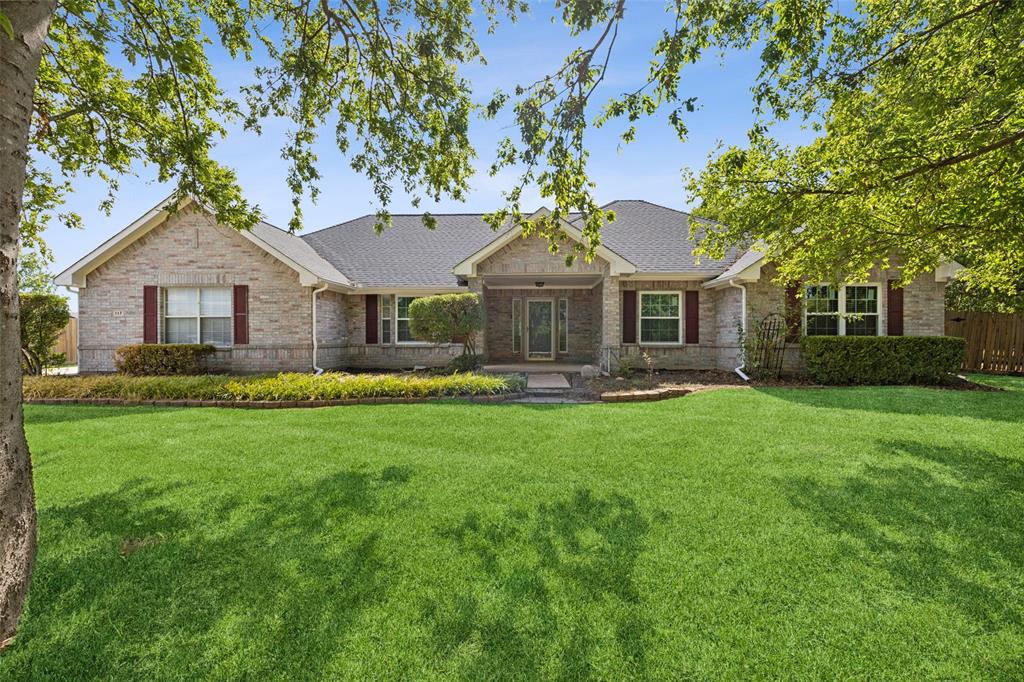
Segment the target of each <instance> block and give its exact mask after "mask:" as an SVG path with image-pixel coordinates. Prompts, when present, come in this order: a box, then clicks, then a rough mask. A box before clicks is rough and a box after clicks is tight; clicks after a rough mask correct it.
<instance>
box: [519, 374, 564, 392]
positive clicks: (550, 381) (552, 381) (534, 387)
mask: <svg viewBox="0 0 1024 682" xmlns="http://www.w3.org/2000/svg"><path fill="white" fill-rule="evenodd" d="M571 388H572V386H571V385H570V384H569V382H568V380H566V378H565V375H564V374H529V375H527V377H526V391H527V392H528V393H533V392H534V391H545V392H551V391H558V392H562V391H568V390H569V389H571Z"/></svg>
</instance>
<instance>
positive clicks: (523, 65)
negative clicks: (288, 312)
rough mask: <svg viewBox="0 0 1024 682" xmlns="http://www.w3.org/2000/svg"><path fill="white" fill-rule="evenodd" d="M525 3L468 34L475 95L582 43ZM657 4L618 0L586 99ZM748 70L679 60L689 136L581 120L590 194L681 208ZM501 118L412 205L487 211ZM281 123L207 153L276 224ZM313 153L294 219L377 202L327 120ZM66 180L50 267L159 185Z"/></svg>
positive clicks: (77, 253) (109, 228) (734, 56)
mask: <svg viewBox="0 0 1024 682" xmlns="http://www.w3.org/2000/svg"><path fill="white" fill-rule="evenodd" d="M531 7H532V10H531V14H530V15H529V16H527V17H524V18H523V19H521V20H520V21H519V22H518V23H517V24H508V23H506V24H503V25H502V26H501V27H500V28H499V29H498V31H497V32H496V33H495V34H494V35H489V36H488V35H481V36H480V42H481V48H482V51H483V53H484V55H485V57H486V58H487V61H488V64H487V65H486V66H473V67H469V68H467V69H466V70H465V74H466V76H467V77H468V78H469V79H470V80H471V82H472V83H473V87H474V90H475V92H476V99H477V101H478V102H485V101H487V99H488V98H489V96H490V95H491V94H492V93H493V92H494V90H495V89H496V88H497V87H503V88H509V87H511V86H512V85H513V84H514V83H517V82H523V83H528V82H532V81H534V80H536V79H537V78H539V77H541V76H542V75H544V74H545V73H548V72H550V71H553V70H554V69H555V68H557V66H558V65H559V64H560V63H561V61H562V59H563V58H564V56H565V55H566V54H567V53H568V51H569V50H570V49H572V47H573V46H575V45H589V44H591V43H592V39H590V42H587V41H588V36H581V37H578V38H572V37H571V36H569V34H568V31H567V30H566V29H565V27H564V26H563V25H562V24H561V23H560V21H557V20H556V21H555V22H552V21H551V18H552V16H553V12H554V7H553V5H552V4H551V3H550V2H548V3H545V2H534V3H532V5H531ZM663 8H664V5H663V3H662V0H650V1H647V0H629V2H628V3H627V11H626V14H625V18H624V20H623V24H622V27H621V29H620V32H619V38H618V41H617V43H616V45H615V51H614V53H613V56H612V62H611V65H610V69H609V74H608V76H607V78H606V79H605V83H604V84H603V86H602V89H601V90H599V91H598V96H597V98H596V99H597V101H599V102H601V101H604V100H605V99H607V98H608V97H610V96H613V95H616V94H619V93H621V92H624V91H627V90H631V89H635V88H636V87H637V86H638V85H640V84H642V83H643V82H644V80H646V74H647V70H648V64H649V61H650V58H651V50H652V48H653V46H654V43H655V41H656V40H657V38H658V36H659V35H660V33H661V31H662V29H663V28H664V27H665V26H667V25H668V21H669V20H670V17H669V16H668V15H667V14H666V13H665V12H664V10H663ZM213 60H214V65H215V69H216V71H217V74H218V77H219V78H220V80H221V84H222V86H223V87H224V88H225V89H226V90H228V91H229V92H231V91H233V90H234V89H235V88H237V87H238V86H239V85H241V84H242V83H244V82H245V81H246V79H247V78H248V76H249V74H250V72H251V69H252V67H253V65H252V64H248V63H242V62H232V61H231V60H230V59H228V58H226V57H224V56H222V55H214V56H213ZM757 70H758V59H757V54H756V53H755V52H750V53H730V54H728V55H726V56H725V57H724V58H721V57H720V56H719V55H717V54H709V55H707V56H706V57H705V59H704V60H702V61H701V62H700V63H699V64H696V65H693V66H690V67H688V68H687V69H685V70H684V72H683V83H682V88H681V89H682V94H683V96H684V97H689V96H694V97H697V104H698V110H697V111H696V112H694V113H692V114H689V115H688V117H687V119H686V121H687V124H688V127H689V129H690V137H689V139H688V140H687V141H686V142H685V143H680V142H679V140H678V139H677V138H676V135H675V132H674V131H673V130H672V129H671V127H670V126H669V125H668V123H667V121H666V120H665V117H664V116H659V117H657V118H653V119H648V120H644V121H641V122H640V123H639V124H638V125H637V130H638V134H637V139H636V141H635V142H633V143H632V144H630V145H627V146H624V147H623V146H621V145H620V143H619V140H618V135H619V134H620V133H621V131H622V130H623V129H624V127H625V125H626V124H625V123H620V124H616V123H612V124H611V125H609V126H607V127H606V128H605V129H602V130H592V131H591V132H590V133H589V136H588V140H589V143H588V146H589V149H590V152H591V161H590V173H591V178H592V179H593V180H594V181H595V182H596V183H597V197H598V199H599V201H601V202H602V203H605V202H608V201H612V200H614V199H646V200H648V201H652V202H655V203H658V204H663V205H666V206H671V207H674V208H681V209H685V208H687V207H688V203H687V198H686V196H685V192H684V190H683V186H682V181H681V170H682V169H683V168H686V167H689V168H692V169H699V168H701V167H703V165H704V164H705V162H706V160H707V156H708V154H709V153H710V152H711V151H713V150H714V148H715V146H716V144H717V143H718V142H719V141H722V142H724V143H725V144H743V142H744V140H745V134H746V131H747V129H748V127H749V126H750V124H751V122H752V121H753V113H752V109H753V105H752V101H751V98H750V85H751V83H752V82H753V79H754V77H755V76H756V74H757ZM666 113H667V112H666ZM511 124H512V115H511V113H510V112H509V113H507V114H503V115H502V116H501V117H499V119H498V120H496V121H484V120H482V119H479V118H476V119H474V120H473V121H472V124H471V129H470V134H471V139H472V142H473V144H474V146H475V148H476V150H477V154H478V159H477V162H476V166H477V168H478V173H477V174H476V176H475V177H474V179H473V180H472V191H471V192H470V194H469V196H468V197H467V199H466V201H464V202H457V201H452V200H448V201H443V202H441V203H438V204H431V203H427V202H424V203H423V204H422V205H421V210H430V211H432V212H435V213H441V212H445V211H449V212H465V211H488V210H493V209H495V208H497V207H499V205H500V202H501V191H502V190H506V189H508V188H509V187H510V186H511V185H512V183H513V181H514V179H515V175H514V174H513V173H512V172H509V173H507V174H503V175H500V176H498V177H489V176H488V174H487V172H486V169H487V167H488V166H489V165H490V162H491V160H492V155H493V150H494V147H495V144H496V142H497V141H498V140H499V139H500V138H501V137H503V136H504V135H507V134H509V133H510V132H512V130H511V129H510V128H509V126H510V125H511ZM286 130H287V125H286V124H285V123H283V122H271V123H270V124H268V125H266V126H265V128H264V132H263V135H262V137H260V136H256V135H255V134H253V133H248V132H245V131H242V130H241V129H234V130H232V131H231V132H230V134H229V136H228V137H227V139H225V140H224V141H222V142H221V143H220V144H219V145H218V147H217V149H216V150H215V153H214V154H215V157H216V158H217V159H218V160H220V161H221V162H223V163H226V164H227V165H230V166H231V167H233V168H234V169H235V170H236V171H237V173H238V177H239V180H240V182H241V186H242V188H243V190H244V192H245V194H246V196H247V197H248V198H249V199H250V200H252V201H254V202H255V203H257V204H258V205H259V206H260V208H261V209H262V210H263V212H264V213H265V215H266V218H267V220H268V221H269V222H271V223H273V224H275V225H279V226H286V225H287V222H288V219H289V217H290V215H291V201H290V196H289V193H288V189H287V187H286V185H285V173H286V165H285V163H284V162H283V161H282V160H281V158H280V154H279V152H278V150H279V149H280V147H281V145H282V143H283V141H284V139H285V137H284V135H285V132H286ZM777 133H780V137H782V139H789V140H791V141H795V140H797V139H800V138H801V137H803V133H801V132H800V130H799V128H798V127H797V126H795V125H790V126H787V127H786V128H785V129H783V130H780V131H777ZM318 154H319V157H320V161H321V170H322V173H323V181H322V183H321V190H322V194H321V198H320V200H319V202H318V203H317V204H312V203H310V202H308V201H307V202H306V205H305V206H304V209H303V210H304V215H305V230H306V231H311V230H314V229H318V228H321V227H325V226H328V225H332V224H334V223H338V222H341V221H344V220H348V219H350V218H355V217H357V216H360V215H364V214H367V213H372V212H374V211H375V210H376V209H377V206H376V205H375V203H374V197H373V194H372V192H371V190H370V186H369V183H368V182H367V181H366V180H365V179H363V178H362V177H361V176H360V175H358V174H357V173H355V172H354V171H352V170H351V169H350V168H349V167H348V160H347V159H346V158H345V157H344V156H343V155H342V154H341V152H339V151H338V149H337V148H336V147H335V146H334V136H333V132H332V131H331V130H326V131H325V135H324V137H323V140H322V141H321V144H320V145H319V149H318ZM74 184H75V191H74V193H73V195H72V196H71V197H70V200H69V202H68V208H70V209H72V210H75V211H77V212H78V213H80V214H81V215H82V217H83V220H84V225H85V229H84V230H81V231H77V230H76V231H71V230H68V229H66V228H63V227H60V226H52V227H50V228H49V229H48V230H47V231H46V233H45V238H46V240H47V242H48V243H49V244H50V246H51V247H52V249H53V252H54V255H55V262H54V263H53V265H52V267H51V270H52V271H53V272H55V273H56V272H59V271H61V270H63V269H64V268H65V267H67V266H68V265H70V264H72V263H74V262H75V261H76V260H77V259H79V258H80V257H81V256H83V255H84V254H85V253H87V252H88V251H90V250H91V249H93V248H94V247H96V246H97V245H98V244H100V243H101V242H102V241H103V240H105V239H107V238H108V237H110V236H111V235H112V234H114V233H115V232H117V231H119V230H121V229H122V228H124V227H125V226H126V225H128V224H129V223H130V222H132V221H133V220H134V219H135V218H137V217H138V216H140V215H142V214H143V213H145V212H146V211H147V210H149V209H150V208H151V207H152V206H153V205H154V204H156V203H157V202H158V201H159V200H160V199H162V198H163V197H164V196H166V195H167V194H168V193H169V192H170V189H171V187H170V186H169V185H162V184H159V183H156V182H154V181H153V172H152V169H148V168H146V167H140V168H139V169H138V177H126V178H123V179H122V182H121V190H120V192H119V194H118V198H117V203H116V204H115V207H114V210H113V213H112V214H111V215H110V216H107V215H105V214H104V213H102V212H101V211H99V210H98V206H99V203H100V201H101V200H102V198H103V196H104V195H105V188H104V186H103V185H102V184H101V183H100V182H97V181H93V180H90V179H87V178H82V179H76V180H75V181H74ZM409 200H410V197H409V196H407V195H406V194H404V193H403V192H402V191H401V188H397V189H396V192H395V194H394V198H393V203H392V205H391V206H390V209H391V211H392V212H394V213H402V212H414V211H415V209H414V208H413V207H412V206H411V204H410V201H409ZM534 205H537V206H539V205H540V199H539V195H538V194H537V193H536V192H535V191H534V192H528V193H527V194H526V195H525V201H524V208H526V207H529V206H534Z"/></svg>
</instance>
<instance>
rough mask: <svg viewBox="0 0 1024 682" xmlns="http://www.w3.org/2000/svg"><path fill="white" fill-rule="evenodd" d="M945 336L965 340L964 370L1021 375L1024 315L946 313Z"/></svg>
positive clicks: (1023, 360)
mask: <svg viewBox="0 0 1024 682" xmlns="http://www.w3.org/2000/svg"><path fill="white" fill-rule="evenodd" d="M946 336H960V337H963V338H964V339H966V340H967V353H966V355H965V357H964V365H963V368H964V369H967V370H978V371H981V372H994V373H997V374H1022V373H1024V315H1019V314H1018V315H1007V314H1003V313H971V312H956V311H952V310H948V311H946Z"/></svg>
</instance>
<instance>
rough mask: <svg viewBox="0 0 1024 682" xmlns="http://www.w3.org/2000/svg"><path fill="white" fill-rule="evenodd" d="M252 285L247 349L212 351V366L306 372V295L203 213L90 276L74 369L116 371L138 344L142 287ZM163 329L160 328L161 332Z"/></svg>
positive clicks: (156, 232)
mask: <svg viewBox="0 0 1024 682" xmlns="http://www.w3.org/2000/svg"><path fill="white" fill-rule="evenodd" d="M234 284H246V285H248V286H249V344H248V345H245V346H235V347H233V348H231V349H227V350H220V351H218V352H217V354H216V356H215V358H214V360H213V361H212V364H213V365H214V367H215V368H217V369H224V370H229V371H237V372H264V371H275V370H294V371H307V370H309V369H310V367H311V364H312V348H311V342H312V339H311V337H310V292H309V288H308V287H303V286H301V285H300V284H299V277H298V274H296V273H295V272H294V271H293V270H291V269H290V268H288V267H287V266H285V265H284V264H283V263H281V262H280V261H278V260H277V259H275V258H274V257H273V256H271V255H269V254H267V253H266V252H264V251H263V250H262V249H260V248H259V247H257V246H256V245H255V244H252V243H251V242H249V241H248V240H247V239H245V238H244V237H242V236H241V235H239V234H237V233H235V232H234V231H233V230H232V229H230V228H226V227H221V226H218V225H216V223H215V222H214V221H213V219H212V218H211V217H209V216H208V215H206V214H204V213H201V212H197V211H193V210H189V209H185V210H183V211H181V212H180V213H178V214H176V215H173V216H171V217H170V218H169V219H168V220H167V221H166V222H165V223H163V224H162V225H160V226H159V227H157V228H155V229H153V230H152V231H151V232H149V233H148V234H146V235H144V236H143V237H141V238H140V239H139V240H137V241H136V242H134V243H133V244H131V245H130V246H128V247H127V248H126V249H124V250H123V251H121V252H120V253H118V254H117V255H116V256H114V257H113V258H111V259H110V260H108V261H107V262H106V263H104V264H103V265H101V266H100V267H98V268H97V269H96V270H93V271H92V272H90V273H89V274H88V276H87V278H86V287H84V288H83V289H81V290H80V291H79V295H78V308H79V325H80V326H79V348H80V354H79V368H80V370H81V371H82V372H110V371H113V370H114V351H115V350H116V349H117V348H118V347H119V346H123V345H125V344H130V343H142V340H143V339H142V287H143V286H145V285H157V286H161V287H168V286H232V285H234ZM161 332H162V329H161Z"/></svg>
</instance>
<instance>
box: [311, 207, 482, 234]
mask: <svg viewBox="0 0 1024 682" xmlns="http://www.w3.org/2000/svg"><path fill="white" fill-rule="evenodd" d="M428 213H429V214H430V215H432V216H434V217H437V218H442V217H449V216H484V215H487V212H486V211H485V212H472V211H454V212H451V213H430V211H423V212H421V213H392V214H391V217H392V218H420V217H422V216H424V215H427V214H428ZM376 217H377V215H376V214H375V213H364V214H363V215H361V216H357V217H355V218H349V219H348V220H343V221H341V222H340V223H335V224H334V225H328V226H327V227H319V228H317V229H315V230H311V231H309V232H307V233H305V234H304V235H300V236H302V237H308V236H310V235H314V234H317V233H318V232H324V231H326V230H333V229H334V228H336V227H344V226H346V225H350V224H351V223H354V222H355V221H357V220H363V219H364V218H376Z"/></svg>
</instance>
